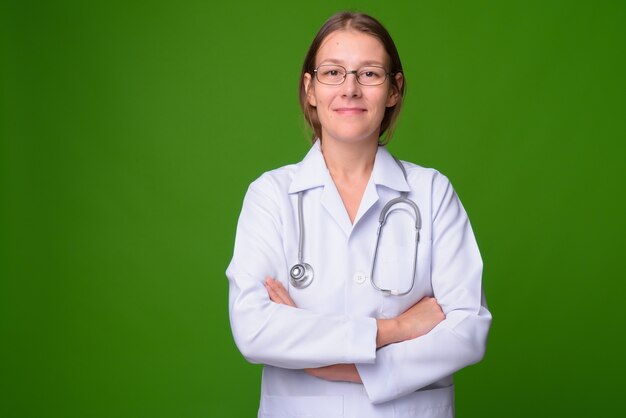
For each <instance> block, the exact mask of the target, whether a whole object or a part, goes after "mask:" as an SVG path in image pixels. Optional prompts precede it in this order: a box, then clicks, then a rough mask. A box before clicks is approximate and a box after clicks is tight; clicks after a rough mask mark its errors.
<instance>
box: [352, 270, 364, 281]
mask: <svg viewBox="0 0 626 418" xmlns="http://www.w3.org/2000/svg"><path fill="white" fill-rule="evenodd" d="M353 279H354V282H355V283H356V284H363V283H365V279H367V275H366V274H365V273H363V272H361V271H359V272H357V273H354V277H353Z"/></svg>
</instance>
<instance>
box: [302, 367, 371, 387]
mask: <svg viewBox="0 0 626 418" xmlns="http://www.w3.org/2000/svg"><path fill="white" fill-rule="evenodd" d="M304 371H305V372H307V373H308V374H310V375H311V376H314V377H318V378H320V379H324V380H329V381H332V382H353V383H363V382H362V381H361V376H359V372H358V370H357V369H356V366H355V365H354V364H333V365H332V366H325V367H317V368H315V369H304Z"/></svg>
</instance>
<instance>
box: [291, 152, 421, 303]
mask: <svg viewBox="0 0 626 418" xmlns="http://www.w3.org/2000/svg"><path fill="white" fill-rule="evenodd" d="M394 160H395V161H396V163H397V164H398V166H399V167H400V169H401V170H402V174H403V175H404V179H405V180H407V174H406V170H405V169H404V166H403V165H402V163H401V162H400V161H398V159H397V158H395V157H394ZM303 193H304V191H300V192H298V228H299V239H298V263H297V264H295V265H294V266H293V267H292V268H291V270H290V271H289V282H290V283H291V285H292V286H293V287H295V288H297V289H304V288H305V287H307V286H309V285H310V284H311V282H313V276H314V273H313V267H311V265H310V264H308V263H305V262H304V258H303V249H304V220H303V216H302V195H303ZM407 196H408V192H401V193H400V197H396V198H395V199H391V200H390V201H389V202H387V204H386V205H385V206H384V207H383V208H382V210H381V211H380V216H379V217H378V229H377V230H376V246H375V247H374V256H373V257H372V269H371V271H370V282H371V283H372V286H373V287H374V289H376V290H378V291H380V292H383V293H384V294H386V295H392V296H403V295H406V294H408V293H410V292H411V290H413V286H414V285H415V273H416V272H417V248H418V245H419V240H420V229H421V228H422V217H421V215H420V210H419V207H418V206H417V204H416V203H415V202H414V201H412V200H411V199H409V198H408V197H407ZM398 204H407V205H409V206H411V207H412V208H413V211H414V212H415V252H414V256H413V274H412V275H411V286H410V287H409V288H408V289H406V290H404V291H400V290H399V289H385V288H383V287H379V286H378V285H377V284H376V281H375V280H374V269H375V268H376V259H377V256H378V246H379V244H380V237H381V236H382V233H383V226H384V225H385V222H386V221H387V215H388V214H389V213H390V212H391V209H392V208H393V207H394V206H396V205H398Z"/></svg>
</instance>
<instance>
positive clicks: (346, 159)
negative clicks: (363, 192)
mask: <svg viewBox="0 0 626 418" xmlns="http://www.w3.org/2000/svg"><path fill="white" fill-rule="evenodd" d="M321 150H322V154H323V156H324V161H325V162H326V167H328V171H329V172H330V175H331V176H332V178H333V179H334V180H335V181H337V180H340V179H344V180H350V179H352V180H354V179H358V178H363V177H365V178H366V179H369V177H370V175H371V173H372V169H373V168H374V159H375V158H376V152H377V150H378V140H376V141H373V140H372V141H367V142H365V143H364V142H360V141H359V142H358V143H346V142H339V141H333V140H326V141H322V143H321Z"/></svg>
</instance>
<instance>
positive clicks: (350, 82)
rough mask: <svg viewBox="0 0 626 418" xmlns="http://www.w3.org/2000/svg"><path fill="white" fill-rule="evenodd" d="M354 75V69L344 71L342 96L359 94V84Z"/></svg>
mask: <svg viewBox="0 0 626 418" xmlns="http://www.w3.org/2000/svg"><path fill="white" fill-rule="evenodd" d="M350 76H352V77H350ZM356 77H357V75H356V70H354V71H348V72H347V73H346V78H345V80H344V81H343V84H342V87H343V95H344V96H350V97H357V96H359V95H360V94H361V85H360V84H359V82H358V81H357V78H356Z"/></svg>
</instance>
